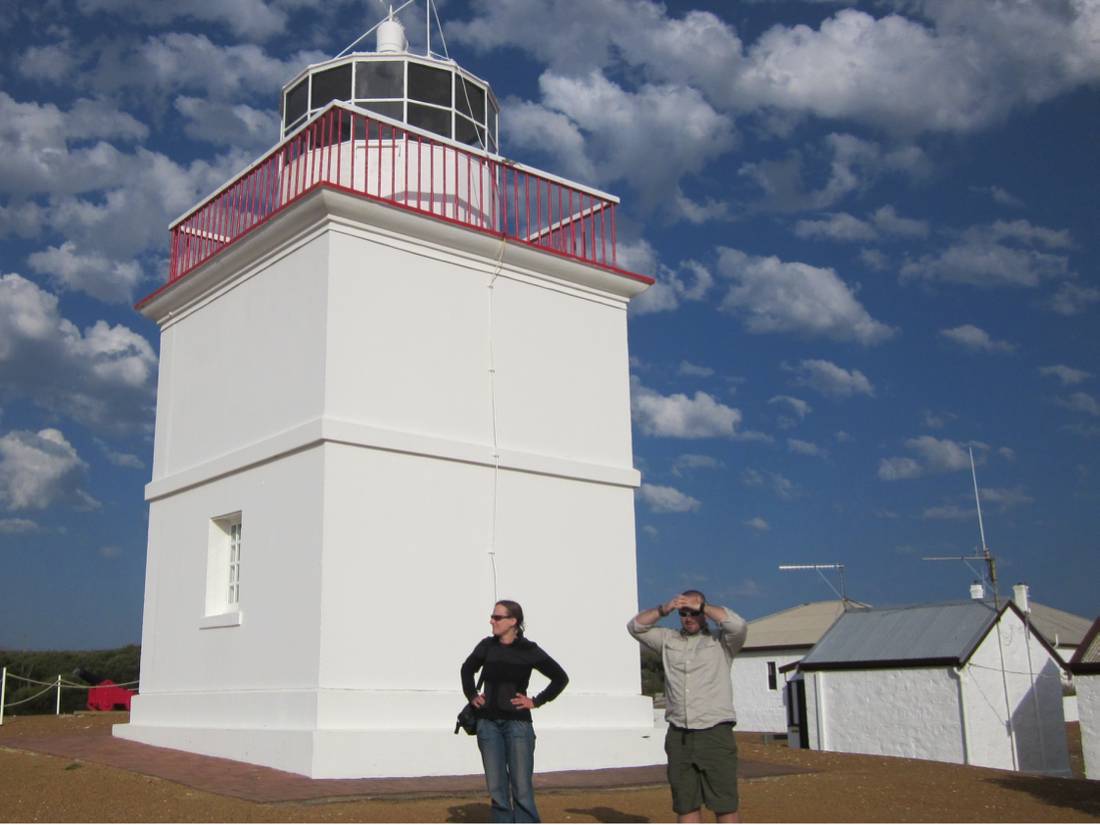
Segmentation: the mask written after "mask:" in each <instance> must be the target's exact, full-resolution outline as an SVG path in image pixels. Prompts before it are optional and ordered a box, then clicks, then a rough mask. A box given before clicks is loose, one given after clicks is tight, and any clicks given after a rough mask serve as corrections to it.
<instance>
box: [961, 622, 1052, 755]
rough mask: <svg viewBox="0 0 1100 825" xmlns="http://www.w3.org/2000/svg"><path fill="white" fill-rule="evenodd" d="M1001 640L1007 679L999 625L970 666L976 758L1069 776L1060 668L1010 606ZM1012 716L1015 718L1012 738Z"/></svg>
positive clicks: (971, 725) (967, 681) (968, 682)
mask: <svg viewBox="0 0 1100 825" xmlns="http://www.w3.org/2000/svg"><path fill="white" fill-rule="evenodd" d="M1000 642H1001V647H1002V648H1003V650H1004V678H1003V680H1002V672H1001V667H1000V661H1001V653H1000V650H999V649H998V637H997V633H996V630H993V631H991V632H990V633H989V634H988V635H987V636H986V638H985V640H984V641H983V642H982V644H981V645H979V647H978V649H977V650H976V651H975V652H974V655H973V656H971V658H970V661H969V662H968V663H967V667H966V671H965V676H964V680H963V685H964V692H965V695H966V715H967V723H968V725H969V728H970V734H971V735H970V739H969V742H970V760H971V763H972V764H975V765H984V766H986V767H991V768H1003V769H1005V770H1013V769H1017V770H1023V771H1040V772H1044V773H1054V774H1060V775H1067V776H1068V775H1069V755H1068V750H1067V746H1066V731H1065V717H1064V715H1063V711H1062V685H1061V668H1060V667H1059V666H1058V665H1057V664H1056V663H1055V661H1054V659H1053V658H1052V657H1051V656H1050V654H1049V653H1048V652H1047V650H1046V648H1045V647H1044V646H1043V645H1042V643H1041V642H1040V641H1039V640H1038V639H1037V638H1036V637H1035V635H1034V634H1032V635H1031V636H1030V638H1029V637H1028V636H1027V635H1026V634H1025V630H1024V624H1023V622H1022V621H1020V619H1019V617H1018V616H1017V615H1016V614H1015V613H1013V612H1012V611H1011V610H1009V611H1006V612H1005V613H1004V615H1003V618H1002V620H1001V635H1000ZM1028 642H1030V643H1028ZM1029 652H1030V657H1031V661H1030V665H1029V662H1028V654H1029ZM1033 684H1034V689H1033V687H1032V685H1033ZM1006 687H1007V694H1008V702H1007V706H1008V710H1007V711H1006V702H1005V694H1006ZM1007 718H1011V722H1012V737H1011V738H1010V737H1009V735H1008V732H1007V725H1006V719H1007Z"/></svg>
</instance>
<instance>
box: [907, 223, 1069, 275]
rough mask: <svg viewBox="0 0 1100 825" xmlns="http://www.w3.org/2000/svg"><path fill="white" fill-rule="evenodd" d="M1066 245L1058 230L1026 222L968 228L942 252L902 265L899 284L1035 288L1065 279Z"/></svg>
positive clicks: (1061, 233)
mask: <svg viewBox="0 0 1100 825" xmlns="http://www.w3.org/2000/svg"><path fill="white" fill-rule="evenodd" d="M1070 244H1071V241H1070V238H1069V233H1068V232H1066V231H1064V230H1055V229H1048V228H1046V227H1042V226H1033V225H1032V224H1030V223H1028V222H1027V221H1023V220H1020V221H1013V222H1010V223H1005V222H1002V221H997V222H995V223H993V224H989V225H983V226H974V227H971V228H969V229H967V230H966V231H965V232H963V233H962V235H961V237H960V238H959V239H958V240H957V241H955V242H954V243H952V244H951V245H950V246H948V247H947V248H946V249H944V250H942V251H940V252H936V253H932V254H928V255H922V256H921V257H920V258H917V259H915V260H909V261H907V262H906V263H905V264H904V265H903V266H902V267H901V270H900V275H901V278H902V280H903V281H906V280H922V281H930V282H937V281H938V282H943V283H953V284H967V285H970V286H977V287H1036V286H1039V284H1040V283H1042V282H1043V281H1046V280H1051V279H1054V278H1065V277H1071V276H1072V272H1071V271H1070V269H1069V261H1068V259H1067V258H1066V256H1065V255H1059V254H1055V253H1052V252H1044V251H1041V250H1039V249H1036V248H1035V247H1036V246H1042V247H1045V248H1047V249H1056V250H1062V249H1065V248H1067V247H1068V246H1069V245H1070Z"/></svg>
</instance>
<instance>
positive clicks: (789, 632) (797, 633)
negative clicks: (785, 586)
mask: <svg viewBox="0 0 1100 825" xmlns="http://www.w3.org/2000/svg"><path fill="white" fill-rule="evenodd" d="M848 606H849V608H851V607H853V606H855V607H866V606H867V605H865V604H862V603H860V602H853V601H851V600H849V601H848ZM843 612H844V602H842V601H841V600H840V599H833V600H831V601H823V602H810V603H809V604H800V605H798V607H790V608H787V609H786V610H781V611H779V612H778V613H772V614H771V615H768V616H762V617H761V618H759V619H754V620H753V621H751V622H749V635H748V639H747V640H746V641H745V647H744V648H743V649H744V650H752V649H754V648H774V647H813V646H814V645H815V644H817V641H818V639H820V638H821V637H822V636H823V635H825V631H826V630H828V629H829V628H830V627H832V625H833V622H835V621H836V620H837V617H838V616H840V615H841V614H842V613H843Z"/></svg>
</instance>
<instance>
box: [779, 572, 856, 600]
mask: <svg viewBox="0 0 1100 825" xmlns="http://www.w3.org/2000/svg"><path fill="white" fill-rule="evenodd" d="M779 569H780V570H783V571H788V570H816V571H817V574H818V575H819V576H821V580H822V581H824V582H825V584H827V585H829V589H830V590H832V591H833V592H834V593H836V594H837V596H838V597H839V598H840V600H841V601H842V602H844V609H845V610H847V609H848V589H847V587H846V586H845V584H844V565H843V564H781V565H779ZM822 570H836V571H838V572H839V573H840V590H837V589H836V588H835V587H834V586H833V583H832V582H831V581H829V579H828V577H827V576H826V575H825V574H824V573H822V572H821V571H822Z"/></svg>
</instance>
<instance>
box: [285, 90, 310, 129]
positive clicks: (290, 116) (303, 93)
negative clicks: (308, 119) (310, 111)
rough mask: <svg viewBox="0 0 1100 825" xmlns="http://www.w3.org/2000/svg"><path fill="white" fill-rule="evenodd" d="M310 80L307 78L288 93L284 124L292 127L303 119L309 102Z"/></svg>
mask: <svg viewBox="0 0 1100 825" xmlns="http://www.w3.org/2000/svg"><path fill="white" fill-rule="evenodd" d="M308 83H309V78H305V79H304V80H302V82H301V83H299V84H298V85H297V86H295V87H294V88H293V89H291V90H290V91H289V92H287V93H286V105H285V106H284V107H283V123H284V124H286V125H288V126H289V125H290V124H291V123H294V122H295V121H296V120H299V119H300V118H302V117H303V116H304V115H305V113H306V105H307V103H308V102H309V86H308Z"/></svg>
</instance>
